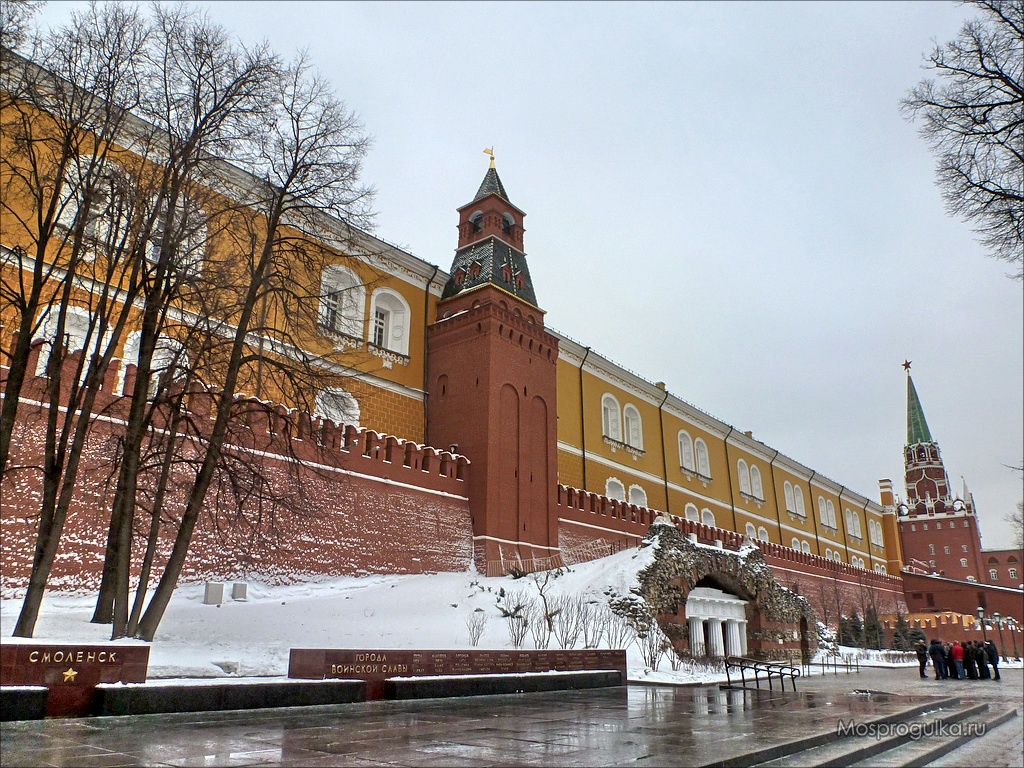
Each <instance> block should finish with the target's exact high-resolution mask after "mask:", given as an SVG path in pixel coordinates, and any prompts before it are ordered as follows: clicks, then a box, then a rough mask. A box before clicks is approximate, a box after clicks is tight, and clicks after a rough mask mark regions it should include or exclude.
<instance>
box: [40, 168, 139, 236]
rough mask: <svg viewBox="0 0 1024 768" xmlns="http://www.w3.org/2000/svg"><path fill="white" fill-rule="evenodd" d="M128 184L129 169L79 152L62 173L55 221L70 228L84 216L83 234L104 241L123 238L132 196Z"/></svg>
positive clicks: (133, 197)
mask: <svg viewBox="0 0 1024 768" xmlns="http://www.w3.org/2000/svg"><path fill="white" fill-rule="evenodd" d="M129 186H130V185H129V177H128V173H127V171H125V170H124V169H123V168H121V167H120V166H119V165H117V164H115V163H113V162H111V161H109V160H104V159H101V158H99V157H96V156H91V155H80V156H78V157H77V158H76V159H75V160H74V161H72V162H70V163H69V164H68V166H67V169H66V171H65V173H64V182H63V189H62V194H61V200H60V203H59V205H60V210H59V211H58V213H57V223H58V224H61V225H63V226H65V227H67V228H68V229H73V228H74V227H75V226H77V224H78V222H79V220H80V219H81V218H83V217H84V219H85V224H84V229H83V232H84V233H85V236H86V237H88V238H90V239H92V240H95V241H99V242H103V243H115V242H118V241H120V240H122V239H123V238H124V237H125V234H126V230H127V226H128V217H129V214H128V210H127V208H126V206H127V205H128V201H129V200H133V199H135V196H134V195H132V194H130V191H129ZM86 200H88V207H86V205H85V202H86Z"/></svg>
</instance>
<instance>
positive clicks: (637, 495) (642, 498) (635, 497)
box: [629, 485, 647, 507]
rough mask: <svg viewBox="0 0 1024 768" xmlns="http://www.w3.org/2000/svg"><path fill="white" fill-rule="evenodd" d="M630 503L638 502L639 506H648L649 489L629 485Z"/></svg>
mask: <svg viewBox="0 0 1024 768" xmlns="http://www.w3.org/2000/svg"><path fill="white" fill-rule="evenodd" d="M629 503H630V504H636V505H637V506H638V507H646V506H647V491H645V490H644V489H643V488H641V487H640V486H639V485H631V486H629Z"/></svg>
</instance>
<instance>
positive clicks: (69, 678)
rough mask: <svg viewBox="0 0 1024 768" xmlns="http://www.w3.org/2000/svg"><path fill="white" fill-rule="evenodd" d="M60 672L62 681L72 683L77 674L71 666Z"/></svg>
mask: <svg viewBox="0 0 1024 768" xmlns="http://www.w3.org/2000/svg"><path fill="white" fill-rule="evenodd" d="M61 674H62V675H64V682H65V683H73V682H75V678H76V677H77V676H78V672H76V671H75V670H74V669H72V668H71V667H68V668H67V669H66V670H65V671H64V672H62V673H61Z"/></svg>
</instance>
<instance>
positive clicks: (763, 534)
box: [757, 525, 768, 541]
mask: <svg viewBox="0 0 1024 768" xmlns="http://www.w3.org/2000/svg"><path fill="white" fill-rule="evenodd" d="M757 538H759V539H760V540H761V541H768V529H767V528H765V527H764V526H763V525H762V526H761V527H759V528H758V529H757Z"/></svg>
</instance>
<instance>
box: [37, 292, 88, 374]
mask: <svg viewBox="0 0 1024 768" xmlns="http://www.w3.org/2000/svg"><path fill="white" fill-rule="evenodd" d="M59 322H60V311H59V308H58V307H57V306H56V305H53V306H51V307H49V308H48V309H47V310H46V315H45V316H44V317H43V322H42V323H40V325H39V335H38V336H37V337H36V338H37V340H38V339H42V340H43V341H44V342H45V344H44V346H45V348H46V350H47V351H46V352H44V351H43V349H40V350H39V359H38V362H37V363H36V376H44V375H46V366H47V363H48V361H49V357H50V355H51V354H53V353H54V350H56V351H57V354H58V355H63V354H65V347H66V354H69V355H71V354H74V353H75V352H78V351H79V350H84V349H85V345H86V342H88V343H89V350H90V354H93V353H95V352H97V351H99V348H100V339H98V338H97V333H96V330H95V329H93V330H92V333H91V335H90V330H89V326H90V324H91V320H90V316H89V311H88V310H87V309H84V308H82V307H74V306H69V307H67V309H66V310H65V312H64V338H63V339H62V343H60V344H58V343H57V324H58V323H59ZM84 370H85V369H84V368H83V372H84Z"/></svg>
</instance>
